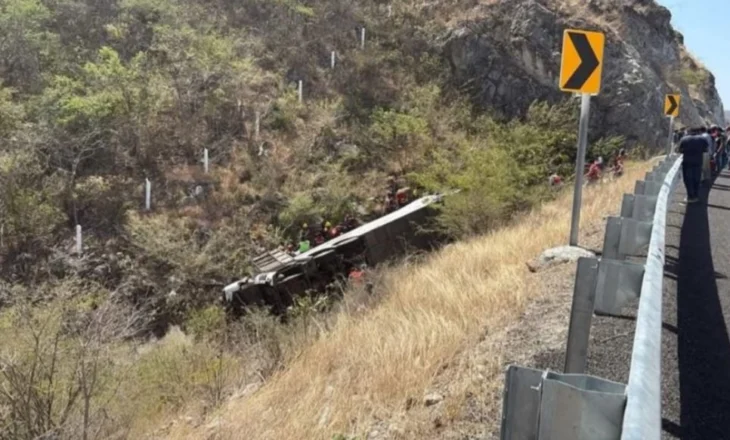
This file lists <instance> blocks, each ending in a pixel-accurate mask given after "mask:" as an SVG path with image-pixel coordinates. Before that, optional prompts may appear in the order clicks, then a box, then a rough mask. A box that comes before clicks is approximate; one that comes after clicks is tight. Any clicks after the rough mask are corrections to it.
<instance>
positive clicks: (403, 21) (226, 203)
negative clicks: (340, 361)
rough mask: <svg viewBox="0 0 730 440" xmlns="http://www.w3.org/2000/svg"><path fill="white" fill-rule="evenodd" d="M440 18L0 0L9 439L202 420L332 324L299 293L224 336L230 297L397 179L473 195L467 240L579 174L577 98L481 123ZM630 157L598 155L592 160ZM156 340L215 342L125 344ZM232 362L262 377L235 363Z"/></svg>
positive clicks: (235, 5) (610, 148)
mask: <svg viewBox="0 0 730 440" xmlns="http://www.w3.org/2000/svg"><path fill="white" fill-rule="evenodd" d="M444 8H446V6H444ZM444 13H446V10H443V11H439V10H438V8H436V9H428V8H424V9H421V7H416V6H408V5H405V4H394V5H393V14H392V16H391V17H389V16H388V12H387V8H386V5H385V4H381V3H380V2H377V1H374V0H372V1H370V0H369V1H364V2H359V3H358V4H357V5H355V4H353V3H352V2H346V1H343V0H312V1H307V2H300V1H297V0H275V1H272V0H244V1H232V0H217V1H215V2H204V1H200V0H108V1H103V2H99V1H91V0H0V302H1V303H2V305H3V307H4V308H3V310H2V311H3V315H2V326H0V327H1V328H0V331H2V332H3V336H4V339H6V340H11V341H12V343H9V344H6V345H4V346H3V347H2V349H0V362H2V365H3V366H4V368H3V369H2V374H0V384H2V385H3V386H2V389H3V390H6V391H4V392H3V393H1V394H0V438H13V439H31V438H36V437H37V436H38V435H41V434H47V435H50V434H49V433H55V434H57V435H59V436H61V437H62V438H63V437H69V438H70V437H73V438H78V437H79V436H81V437H83V438H85V439H86V438H123V437H125V436H128V435H131V434H130V432H138V431H134V430H135V429H141V428H140V422H139V420H140V418H141V419H142V420H149V419H150V418H154V417H155V416H156V415H157V414H160V413H163V412H168V411H174V410H175V409H177V408H178V407H179V406H181V405H182V404H183V403H184V402H186V399H187V398H188V397H189V396H192V395H198V394H200V391H201V390H204V391H205V394H206V395H209V396H210V399H204V400H205V401H206V405H207V407H206V408H205V409H212V408H213V407H215V406H216V405H217V404H218V403H220V401H221V399H222V398H223V397H222V396H223V395H224V394H225V393H224V392H223V391H222V390H223V389H225V390H228V391H226V392H229V391H230V390H231V389H235V385H236V384H240V383H241V381H242V380H244V379H243V378H242V376H245V375H247V374H261V375H263V376H267V375H269V374H271V373H273V372H274V371H276V369H277V368H279V367H280V366H281V365H282V364H284V363H286V361H287V360H288V359H291V358H292V356H294V355H295V354H296V353H298V350H300V347H301V346H302V340H300V339H297V338H306V337H308V335H309V330H308V329H310V328H314V329H320V327H321V326H323V325H326V323H323V322H321V321H320V320H319V318H316V319H315V318H313V316H316V314H317V313H318V312H320V311H321V310H323V309H326V308H329V307H331V306H332V304H331V301H329V300H321V301H319V300H314V299H310V298H307V299H305V300H302V301H303V302H302V303H301V304H300V305H299V306H298V307H296V308H295V310H293V311H292V314H293V315H294V318H293V319H291V320H290V321H291V322H290V324H288V325H289V327H283V326H281V325H280V324H278V323H276V321H275V320H274V319H272V318H270V317H267V316H266V314H265V313H263V312H262V313H259V314H256V313H254V314H252V315H251V316H252V317H251V318H250V319H249V320H247V321H245V322H242V323H234V324H224V323H223V320H222V319H221V315H220V309H218V308H217V307H215V306H214V304H216V302H217V301H218V298H219V296H220V289H221V287H222V286H223V285H225V284H226V283H227V282H229V281H230V280H231V279H232V278H238V277H240V276H242V275H244V274H245V273H246V271H247V270H248V269H249V259H250V257H251V256H252V255H253V254H255V253H257V252H259V251H261V250H262V249H264V248H268V247H273V246H276V245H278V244H279V243H280V242H281V241H282V240H284V239H286V238H287V237H290V236H291V234H293V233H294V231H296V230H297V228H298V225H299V223H300V222H302V221H310V222H313V221H315V220H317V219H319V218H327V219H329V220H333V221H337V220H339V219H341V218H342V216H344V214H346V213H348V212H355V211H356V210H357V208H358V207H362V206H365V207H366V209H370V208H367V207H368V206H371V207H373V208H376V207H377V205H378V203H377V202H376V203H374V204H373V203H372V200H373V198H377V200H379V199H380V197H381V195H382V192H383V190H384V180H385V178H386V176H387V175H389V174H391V173H398V174H401V175H403V176H405V177H406V178H407V179H408V181H409V183H411V184H413V185H417V186H419V187H421V188H423V189H424V190H426V191H441V190H446V189H453V188H458V189H464V190H466V191H463V192H461V193H460V194H458V195H457V196H455V197H453V199H452V200H451V201H450V202H449V203H448V204H447V206H446V208H445V212H444V213H443V215H442V216H441V217H440V218H441V220H442V221H441V223H442V226H443V227H445V228H446V230H447V231H448V232H449V233H451V234H452V235H454V236H457V237H464V236H468V235H472V234H478V233H483V232H486V231H489V230H490V229H491V228H493V227H494V226H495V225H497V224H500V223H502V222H504V221H505V220H507V219H509V218H511V217H512V216H513V215H514V214H515V213H517V212H520V211H524V210H525V209H528V208H530V207H531V206H534V205H535V204H536V203H538V202H541V201H543V200H545V198H546V197H547V196H548V194H547V193H546V192H545V188H544V187H545V184H546V181H547V176H548V175H549V174H550V173H552V172H558V173H560V174H562V175H563V176H569V175H570V174H572V167H573V165H572V164H573V162H574V159H575V156H574V155H575V153H574V151H575V136H576V126H577V122H576V116H577V107H578V106H577V105H576V103H575V102H572V101H570V100H568V101H566V102H564V103H562V104H559V105H557V106H554V107H551V106H548V105H546V104H544V103H535V104H534V105H533V106H532V107H531V109H530V110H529V112H527V114H526V116H525V117H524V118H523V119H521V120H515V121H505V120H503V119H502V118H501V116H500V114H499V109H495V111H494V113H493V114H490V115H485V114H480V113H479V112H477V111H475V109H473V108H472V106H471V105H470V101H469V98H468V97H466V96H463V95H461V94H460V93H459V88H458V87H457V86H458V85H455V84H452V83H451V81H450V77H449V72H448V66H447V65H446V63H445V62H444V61H443V60H442V59H441V57H440V53H439V49H438V44H437V38H438V37H439V36H440V35H442V31H443V29H441V27H440V26H441V25H440V24H439V23H441V21H440V20H435V19H434V17H435V16H436V15H438V14H444ZM361 26H365V28H366V30H367V34H366V36H367V37H366V45H365V49H364V50H362V49H360V48H359V41H358V29H359V27H361ZM331 51H336V53H337V65H336V67H335V69H334V70H332V69H330V66H329V62H330V53H331ZM299 80H302V81H303V85H304V100H303V102H302V103H300V102H298V99H297V94H296V89H295V84H296V82H297V81H299ZM256 115H259V117H260V132H259V133H258V135H257V133H256V130H255V128H254V127H255V120H256ZM620 145H621V140H620V139H608V140H601V141H596V142H594V143H593V149H592V151H591V156H593V155H597V154H603V155H606V156H608V155H610V154H611V153H613V152H614V151H615V150H616V149H617V148H618V147H619V146H620ZM204 148H207V149H208V150H209V152H210V157H211V171H210V173H209V174H205V173H203V171H202V166H201V163H200V162H201V158H202V152H203V149H204ZM145 178H149V179H150V180H151V181H152V183H153V207H154V209H153V211H152V212H145V211H144V210H143V194H144V192H143V183H144V179H145ZM197 187H200V188H202V194H201V193H198V192H197V191H196V188H197ZM77 224H78V225H81V226H82V227H83V230H84V247H85V249H84V254H83V255H75V254H74V252H73V251H72V249H73V235H74V233H73V228H74V227H75V225H77ZM170 324H177V325H181V326H182V327H183V328H185V329H186V330H187V331H188V332H189V333H190V334H195V335H198V336H199V337H201V338H207V339H206V340H209V341H211V342H210V344H209V345H206V347H214V348H210V349H209V350H208V349H198V348H197V346H196V348H195V349H194V350H193V349H191V348H190V346H189V345H186V344H190V341H189V340H188V339H187V338H186V337H184V336H181V337H180V338H179V340H175V339H174V338H173V340H172V342H170V341H168V342H166V343H165V344H161V346H160V347H156V348H154V349H150V350H149V351H139V352H137V351H133V352H130V351H129V350H132V348H135V347H136V345H135V344H136V342H135V343H132V345H130V343H131V342H130V341H137V342H139V341H140V340H141V339H140V338H142V337H144V336H146V335H148V333H149V331H155V332H156V333H157V334H164V333H165V331H167V329H168V327H169V325H170ZM225 325H232V326H236V327H235V328H232V327H228V328H225V331H221V328H224V327H223V326H225ZM297 325H300V326H301V327H296V326H297ZM262 329H266V331H263V330H262ZM300 330H301V331H300ZM305 330H306V331H305ZM315 333H316V332H315ZM302 334H304V336H302ZM262 335H266V336H262ZM130 347H132V348H130ZM233 347H236V348H235V350H239V351H240V350H248V351H246V352H245V354H246V356H247V357H246V359H256V362H257V365H256V366H255V367H253V366H248V367H247V368H243V367H241V365H240V364H238V363H235V362H234V363H232V364H231V365H235V368H228V365H229V360H230V359H232V358H233V357H234V356H238V354H235V353H234V352H233V351H232V350H234V349H233ZM262 347H269V348H270V347H275V348H273V349H268V348H267V349H266V350H263V349H262ZM135 350H136V348H135ZM259 352H265V353H267V354H266V355H265V356H263V357H262V356H257V355H255V353H259ZM272 353H273V354H272ZM236 359H239V358H238V357H236ZM236 362H238V361H236ZM224 373H225V374H224ZM229 373H230V374H229ZM122 383H124V384H125V385H124V386H121V384H122ZM130 384H133V385H130ZM142 391H144V393H145V395H146V397H147V398H148V400H146V401H145V403H144V404H140V405H137V404H134V402H137V400H136V399H137V397H139V396H140V395H141V393H142ZM120 393H121V394H120ZM120 396H122V397H123V398H120ZM125 399H126V400H125ZM125 401H127V402H128V403H127V404H124V403H123V402H125ZM125 405H127V406H125ZM130 430H131V431H130ZM79 433H81V434H79ZM2 436H5V437H2Z"/></svg>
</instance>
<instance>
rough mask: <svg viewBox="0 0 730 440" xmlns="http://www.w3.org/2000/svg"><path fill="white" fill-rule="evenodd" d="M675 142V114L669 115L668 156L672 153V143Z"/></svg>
mask: <svg viewBox="0 0 730 440" xmlns="http://www.w3.org/2000/svg"><path fill="white" fill-rule="evenodd" d="M673 144H674V116H670V117H669V141H668V142H667V156H669V155H670V154H672V145H673Z"/></svg>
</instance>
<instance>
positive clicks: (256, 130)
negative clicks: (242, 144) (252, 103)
mask: <svg viewBox="0 0 730 440" xmlns="http://www.w3.org/2000/svg"><path fill="white" fill-rule="evenodd" d="M260 132H261V113H260V112H259V111H258V110H256V124H255V125H254V135H255V137H256V140H258V139H259V133H260Z"/></svg>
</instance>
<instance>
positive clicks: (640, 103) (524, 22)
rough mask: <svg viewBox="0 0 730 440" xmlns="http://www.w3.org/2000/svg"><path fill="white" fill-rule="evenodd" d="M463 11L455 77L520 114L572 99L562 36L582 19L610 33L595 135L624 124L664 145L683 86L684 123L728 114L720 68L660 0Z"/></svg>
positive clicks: (516, 4)
mask: <svg viewBox="0 0 730 440" xmlns="http://www.w3.org/2000/svg"><path fill="white" fill-rule="evenodd" d="M462 16H464V17H469V18H468V19H467V20H462V21H454V24H453V25H452V28H451V30H450V33H449V35H448V37H447V38H446V40H445V43H444V53H445V55H446V57H447V58H448V60H449V62H450V64H451V68H452V74H453V79H454V81H456V83H457V85H459V86H461V87H463V88H468V89H469V90H470V92H471V94H472V96H473V98H474V100H475V101H476V102H477V103H478V104H479V105H480V106H483V107H484V108H489V107H496V108H497V109H499V110H501V111H503V112H504V113H505V114H507V115H517V114H520V113H521V112H523V111H524V110H525V109H526V108H527V107H528V106H529V104H530V103H531V102H532V101H533V100H535V99H546V100H548V101H558V100H560V99H564V98H565V96H566V94H565V93H564V92H561V91H560V90H559V88H558V85H557V84H558V77H559V74H560V52H561V48H562V37H563V30H564V29H567V28H574V29H586V30H599V31H602V32H604V33H605V34H606V48H605V57H604V63H605V65H604V71H603V81H602V90H601V93H600V94H599V96H597V97H596V98H594V100H593V105H592V115H591V132H590V133H591V137H592V138H593V137H595V136H599V135H604V134H623V135H625V136H626V138H627V140H628V141H629V142H630V143H632V144H637V143H641V144H643V145H646V146H648V147H650V148H654V149H659V148H661V147H662V146H663V145H664V142H665V141H664V140H665V139H666V136H667V134H668V132H667V130H668V121H667V119H666V118H665V117H664V116H663V114H662V111H663V102H664V95H665V94H667V93H676V92H679V93H681V94H682V105H681V114H680V118H679V119H680V121H679V123H680V125H696V124H702V123H706V124H722V123H724V110H723V105H722V101H721V99H720V97H719V96H718V93H717V90H716V89H715V78H714V76H713V75H712V74H711V73H710V72H708V71H707V70H706V69H705V68H704V67H703V66H702V65H700V64H699V63H698V62H696V61H695V60H694V59H693V58H692V56H691V55H690V54H689V53H688V51H687V50H686V48H685V47H684V44H683V36H682V35H681V34H680V33H678V32H677V31H675V30H674V29H673V28H672V25H671V24H670V21H671V13H670V12H669V10H668V9H666V8H664V7H662V6H659V5H658V4H657V3H656V2H655V1H654V0H494V1H488V2H482V3H480V4H477V5H474V6H473V7H472V9H471V10H470V11H468V13H466V14H463V15H462ZM578 105H579V104H578V103H576V106H578Z"/></svg>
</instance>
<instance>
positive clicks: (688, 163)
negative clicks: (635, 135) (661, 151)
mask: <svg viewBox="0 0 730 440" xmlns="http://www.w3.org/2000/svg"><path fill="white" fill-rule="evenodd" d="M727 131H730V127H728V128H727ZM727 131H726V130H723V129H722V128H720V127H718V126H717V125H713V126H711V127H710V128H709V129H708V128H707V127H695V128H691V129H689V130H687V129H682V130H677V131H675V136H674V139H675V142H678V143H679V145H678V146H677V152H679V153H681V154H682V155H683V160H682V177H683V179H684V186H685V188H686V189H687V200H686V201H687V203H696V202H699V200H700V188H701V187H702V182H710V181H711V180H712V178H713V177H714V176H715V175H716V174H719V173H720V171H722V170H723V169H725V167H727V166H728V149H729V148H730V145H728V137H727V135H726V133H727Z"/></svg>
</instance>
